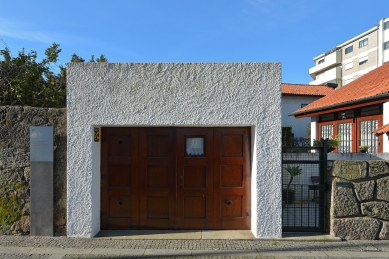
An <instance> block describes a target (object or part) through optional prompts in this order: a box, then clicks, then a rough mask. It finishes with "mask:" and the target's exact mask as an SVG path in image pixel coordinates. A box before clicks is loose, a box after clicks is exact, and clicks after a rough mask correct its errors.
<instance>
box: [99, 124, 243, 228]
mask: <svg viewBox="0 0 389 259" xmlns="http://www.w3.org/2000/svg"><path fill="white" fill-rule="evenodd" d="M101 133H102V138H101V140H102V143H101V229H250V161H249V160H250V154H249V148H250V128H156V127H155V128H102V130H101ZM193 143H194V144H193Z"/></svg>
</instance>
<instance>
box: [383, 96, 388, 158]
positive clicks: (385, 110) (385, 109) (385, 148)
mask: <svg viewBox="0 0 389 259" xmlns="http://www.w3.org/2000/svg"><path fill="white" fill-rule="evenodd" d="M382 123H383V125H385V124H388V123H389V102H386V103H384V105H383V121H382ZM382 141H383V142H384V143H383V147H382V152H383V153H389V140H388V136H387V135H386V134H384V135H383V136H382Z"/></svg>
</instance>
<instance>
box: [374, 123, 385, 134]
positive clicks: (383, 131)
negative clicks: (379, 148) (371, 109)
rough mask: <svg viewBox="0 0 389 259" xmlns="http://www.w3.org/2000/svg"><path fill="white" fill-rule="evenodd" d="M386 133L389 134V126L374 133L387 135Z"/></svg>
mask: <svg viewBox="0 0 389 259" xmlns="http://www.w3.org/2000/svg"><path fill="white" fill-rule="evenodd" d="M386 132H389V124H385V125H384V126H382V127H379V128H378V129H376V130H375V131H373V133H374V134H378V135H381V134H385V133H386Z"/></svg>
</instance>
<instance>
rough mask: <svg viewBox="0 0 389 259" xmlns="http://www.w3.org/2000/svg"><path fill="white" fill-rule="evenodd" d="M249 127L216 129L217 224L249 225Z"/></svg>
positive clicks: (231, 227) (215, 179)
mask: <svg viewBox="0 0 389 259" xmlns="http://www.w3.org/2000/svg"><path fill="white" fill-rule="evenodd" d="M249 148H250V128H215V129H214V149H215V152H214V163H215V165H214V168H215V169H214V189H213V192H214V199H215V202H214V213H215V218H214V222H215V223H214V228H215V229H250V177H251V176H250V168H249V167H250V157H249V154H250V152H249V151H250V150H249Z"/></svg>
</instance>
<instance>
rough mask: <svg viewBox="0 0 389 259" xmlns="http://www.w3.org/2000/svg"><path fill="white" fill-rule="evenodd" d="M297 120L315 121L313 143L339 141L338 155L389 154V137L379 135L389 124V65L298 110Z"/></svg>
mask: <svg viewBox="0 0 389 259" xmlns="http://www.w3.org/2000/svg"><path fill="white" fill-rule="evenodd" d="M293 114H294V116H295V117H296V118H307V117H310V118H311V140H312V142H313V140H318V139H321V138H323V139H326V138H335V137H337V136H338V138H339V145H338V147H337V149H336V150H335V152H339V153H352V152H360V150H361V146H368V147H369V148H368V152H369V153H381V152H388V151H389V141H388V137H387V136H386V135H385V136H383V135H382V133H386V131H385V132H379V133H378V132H376V130H377V129H380V128H381V127H383V126H384V125H386V124H388V123H389V121H388V120H389V63H386V64H384V65H382V66H380V67H378V68H376V69H374V70H372V71H370V72H369V73H367V74H365V75H363V76H361V77H359V78H358V79H356V80H355V81H353V82H351V83H349V84H347V85H345V86H344V87H341V88H338V89H336V90H335V91H334V92H332V93H330V94H328V95H326V96H325V97H323V98H321V99H319V100H318V101H316V102H314V103H312V104H310V105H308V106H306V107H304V108H302V109H299V110H297V111H295V112H294V113H293Z"/></svg>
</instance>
